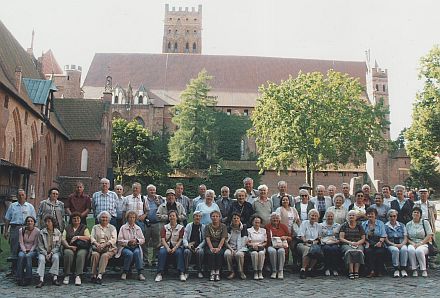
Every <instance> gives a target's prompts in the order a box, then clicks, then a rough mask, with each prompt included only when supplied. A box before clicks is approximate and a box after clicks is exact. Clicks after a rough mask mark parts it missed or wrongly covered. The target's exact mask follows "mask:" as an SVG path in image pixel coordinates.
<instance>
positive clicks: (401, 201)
mask: <svg viewBox="0 0 440 298" xmlns="http://www.w3.org/2000/svg"><path fill="white" fill-rule="evenodd" d="M394 192H395V193H396V196H397V199H396V200H394V201H391V204H390V207H391V209H394V210H396V211H397V212H398V213H397V221H398V222H401V223H403V224H405V225H406V224H407V223H408V222H410V221H411V220H412V209H413V207H414V202H413V201H411V200H409V199H407V198H405V196H404V192H405V186H403V185H396V186H394Z"/></svg>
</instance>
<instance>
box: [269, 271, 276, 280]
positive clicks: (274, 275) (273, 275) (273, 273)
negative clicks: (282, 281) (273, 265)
mask: <svg viewBox="0 0 440 298" xmlns="http://www.w3.org/2000/svg"><path fill="white" fill-rule="evenodd" d="M270 278H273V279H275V278H277V273H276V271H274V272H272V274H271V275H270Z"/></svg>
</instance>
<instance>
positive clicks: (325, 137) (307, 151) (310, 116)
mask: <svg viewBox="0 0 440 298" xmlns="http://www.w3.org/2000/svg"><path fill="white" fill-rule="evenodd" d="M260 93H261V96H260V98H259V99H258V100H257V105H256V107H255V110H254V112H253V114H252V117H251V120H252V123H253V127H254V128H253V129H251V130H250V131H249V133H250V135H251V136H254V137H255V138H256V143H257V148H258V153H259V157H258V161H257V164H258V166H259V167H260V170H261V171H263V170H265V169H276V170H283V169H287V168H288V167H290V166H292V165H293V164H296V165H299V166H302V167H304V168H305V169H306V181H307V182H308V183H310V184H312V185H313V176H314V172H315V171H316V170H319V169H322V168H324V167H325V166H327V165H330V164H333V165H334V166H338V165H339V164H346V163H348V162H355V163H358V162H360V161H363V160H364V159H365V152H366V151H369V152H373V151H379V150H382V149H383V148H384V147H386V144H387V143H386V142H384V132H385V130H386V128H387V127H388V124H389V122H388V121H387V120H386V114H387V113H388V109H387V108H386V107H385V106H384V105H383V101H382V100H379V101H378V102H377V103H376V104H375V105H371V104H370V103H368V102H367V101H366V100H365V99H363V98H362V93H363V88H362V86H361V84H360V83H359V82H358V80H357V79H353V78H351V77H349V76H348V75H346V74H342V73H339V72H335V71H333V70H330V71H328V73H327V75H324V74H322V73H320V72H313V73H301V72H300V73H299V74H298V76H297V77H296V78H293V77H290V78H289V79H288V80H286V81H282V82H281V83H280V84H275V83H268V85H267V86H261V87H260Z"/></svg>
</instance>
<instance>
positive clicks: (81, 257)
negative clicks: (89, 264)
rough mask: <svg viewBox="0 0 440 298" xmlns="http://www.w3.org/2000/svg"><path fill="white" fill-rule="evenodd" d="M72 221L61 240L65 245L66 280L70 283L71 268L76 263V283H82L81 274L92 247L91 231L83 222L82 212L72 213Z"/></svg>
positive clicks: (65, 282) (64, 281)
mask: <svg viewBox="0 0 440 298" xmlns="http://www.w3.org/2000/svg"><path fill="white" fill-rule="evenodd" d="M70 219H71V220H72V223H71V224H69V225H67V227H66V229H65V230H64V232H63V239H62V241H61V243H62V245H63V247H64V280H63V284H65V285H67V284H69V279H70V274H71V268H72V266H73V264H75V285H77V286H79V285H81V276H82V274H83V270H84V264H85V262H86V257H87V255H88V253H89V247H90V232H89V229H87V226H86V225H84V224H82V222H81V213H79V212H73V213H72V214H71V215H70Z"/></svg>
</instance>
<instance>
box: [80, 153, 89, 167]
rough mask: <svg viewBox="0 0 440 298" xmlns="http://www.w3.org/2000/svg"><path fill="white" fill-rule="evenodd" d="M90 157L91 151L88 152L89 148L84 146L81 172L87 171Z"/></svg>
mask: <svg viewBox="0 0 440 298" xmlns="http://www.w3.org/2000/svg"><path fill="white" fill-rule="evenodd" d="M88 159H89V153H88V152H87V149H86V148H84V149H83V150H82V151H81V172H87V163H88Z"/></svg>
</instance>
